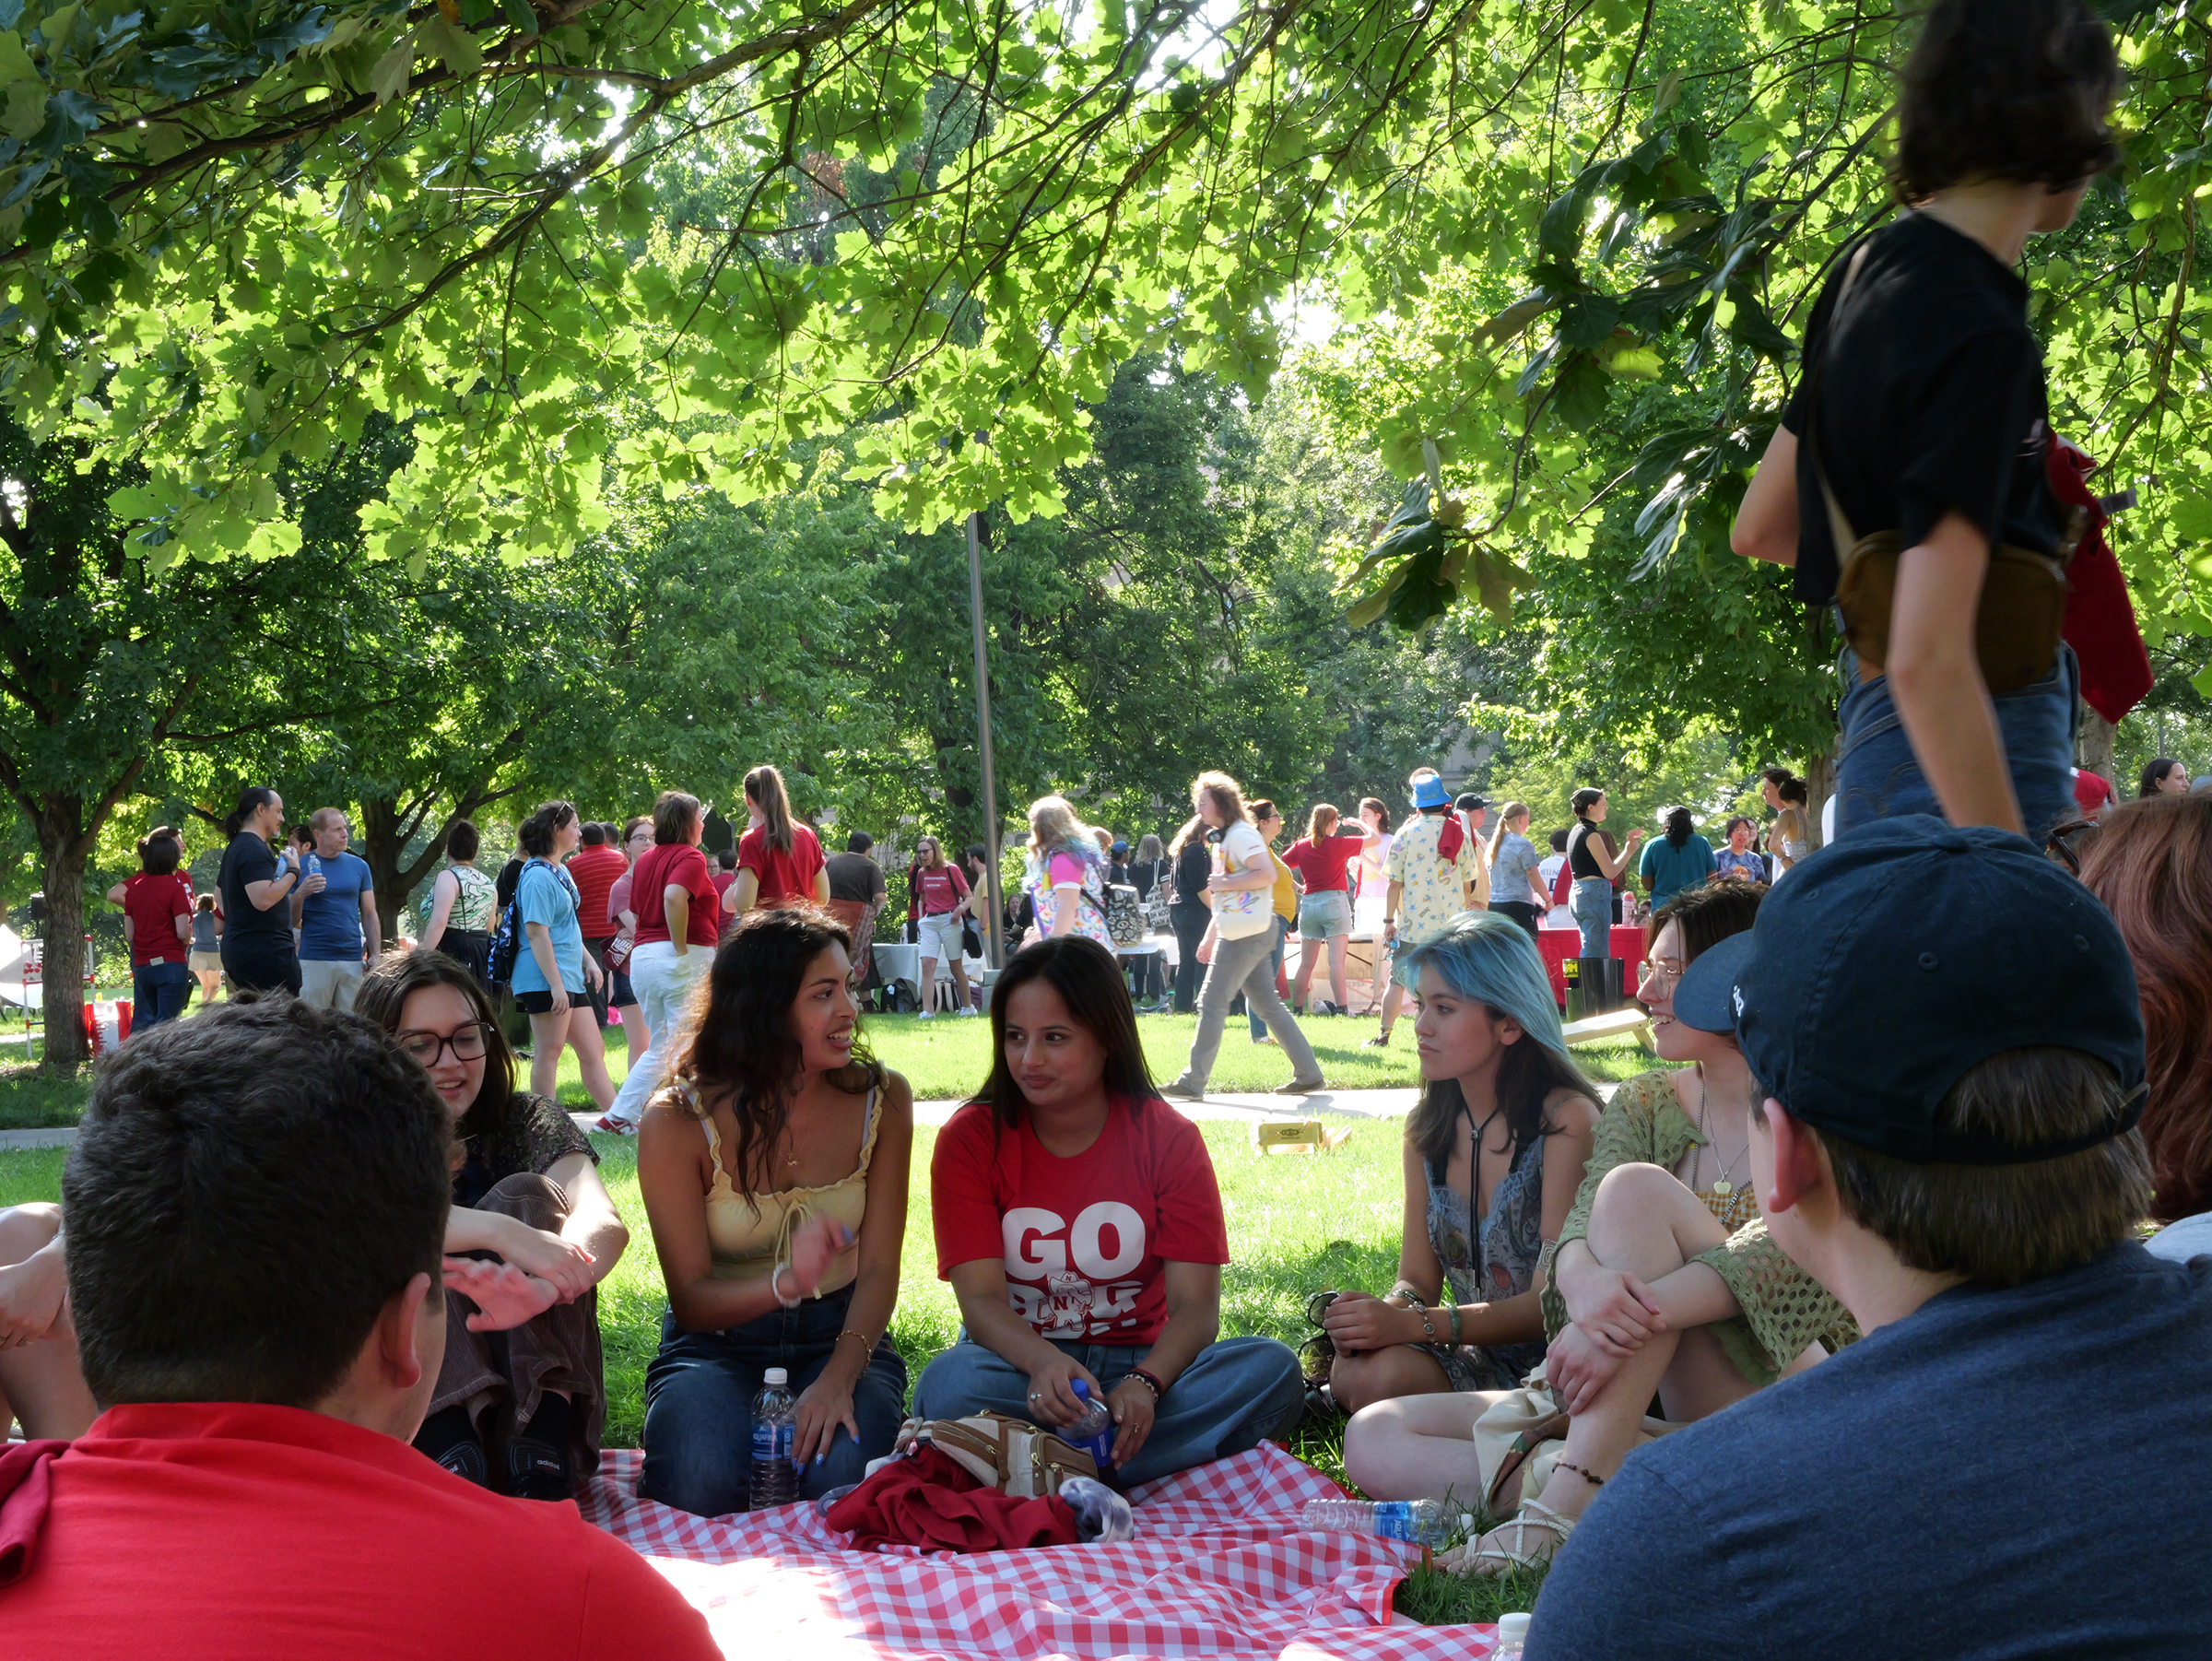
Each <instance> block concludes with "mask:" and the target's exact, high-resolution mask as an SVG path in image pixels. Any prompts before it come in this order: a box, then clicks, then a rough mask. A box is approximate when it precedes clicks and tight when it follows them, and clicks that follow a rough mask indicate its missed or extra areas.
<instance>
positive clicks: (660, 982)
mask: <svg viewBox="0 0 2212 1661" xmlns="http://www.w3.org/2000/svg"><path fill="white" fill-rule="evenodd" d="M706 830H707V816H706V812H705V810H704V809H703V808H701V807H700V803H699V798H698V797H697V796H695V795H687V794H686V793H685V792H683V791H680V790H664V791H662V792H661V795H660V799H659V800H658V801H656V802H654V803H653V846H652V848H651V849H649V850H648V851H647V852H646V853H645V854H643V855H642V856H641V857H640V859H639V860H638V863H637V864H636V866H633V867H632V868H631V869H630V870H629V872H628V873H627V875H628V877H629V914H630V915H631V916H632V917H634V918H635V919H636V920H637V925H636V932H635V934H634V936H633V939H634V942H635V943H634V945H633V946H632V947H631V948H630V953H629V980H630V984H631V985H632V986H633V987H635V988H636V990H637V994H638V1001H639V1002H640V1004H641V1005H642V1006H643V1007H644V1010H645V1024H646V1026H647V1028H648V1029H649V1030H650V1031H651V1032H652V1033H653V1040H652V1043H651V1044H650V1045H649V1047H648V1048H646V1049H645V1050H644V1051H643V1052H641V1054H637V1055H635V1056H632V1057H631V1059H630V1064H629V1072H628V1073H627V1074H625V1075H624V1076H623V1079H622V1089H621V1090H620V1092H619V1093H618V1094H617V1095H616V1096H615V1098H614V1103H613V1105H612V1106H610V1107H609V1108H608V1109H607V1110H606V1114H605V1115H604V1116H603V1117H602V1118H601V1120H600V1122H599V1128H600V1129H602V1130H604V1131H606V1132H608V1133H610V1134H612V1135H615V1136H628V1135H629V1134H630V1133H631V1132H632V1131H634V1130H636V1129H637V1127H638V1121H639V1120H640V1119H641V1118H643V1117H644V1114H645V1107H646V1104H647V1103H648V1102H649V1101H652V1100H653V1092H654V1091H655V1090H659V1089H660V1088H661V1086H662V1085H663V1084H664V1083H665V1082H666V1078H667V1073H668V1069H669V1067H670V1066H673V1065H674V1063H675V1059H676V1057H677V1054H679V1053H680V1052H681V1051H682V1050H683V1048H684V1046H685V1044H686V1043H688V1033H687V1030H686V1028H687V1023H686V1021H685V1014H686V1011H687V1010H688V1007H689V1005H690V1002H691V995H692V993H693V991H694V990H695V989H696V988H697V987H698V985H699V984H700V982H701V981H703V980H705V979H706V977H707V972H708V971H709V970H710V969H712V967H713V964H714V948H715V944H716V942H718V941H719V940H720V939H721V938H722V905H721V901H720V899H719V897H718V896H717V895H716V894H715V892H714V878H713V874H712V871H711V870H710V869H709V868H708V866H707V857H706V855H705V854H701V853H700V849H699V844H700V839H701V838H702V837H704V836H705V835H706Z"/></svg>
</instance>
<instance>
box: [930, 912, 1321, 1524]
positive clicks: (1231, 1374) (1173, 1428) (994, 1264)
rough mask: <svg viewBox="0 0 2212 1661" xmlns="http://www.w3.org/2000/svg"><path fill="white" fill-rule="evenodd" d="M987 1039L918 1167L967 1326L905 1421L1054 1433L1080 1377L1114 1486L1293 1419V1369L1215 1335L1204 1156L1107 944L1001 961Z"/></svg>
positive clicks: (1296, 1411)
mask: <svg viewBox="0 0 2212 1661" xmlns="http://www.w3.org/2000/svg"><path fill="white" fill-rule="evenodd" d="M991 1035H992V1039H993V1041H994V1060H993V1064H992V1069H991V1078H990V1079H989V1081H988V1082H987V1083H986V1084H985V1085H984V1086H983V1088H982V1090H981V1091H980V1092H979V1093H978V1094H977V1096H976V1099H975V1100H974V1101H971V1102H969V1103H968V1105H967V1106H965V1107H963V1108H961V1109H960V1111H959V1113H955V1114H954V1115H953V1116H952V1119H951V1120H950V1122H949V1123H947V1125H946V1126H945V1128H944V1129H943V1130H942V1131H941V1132H939V1133H938V1136H937V1145H936V1152H935V1156H934V1158H933V1159H932V1160H931V1164H930V1196H931V1210H932V1212H933V1215H934V1217H935V1225H936V1236H937V1273H938V1274H939V1275H940V1276H942V1277H943V1278H945V1279H947V1280H949V1281H951V1282H952V1289H953V1292H954V1294H955V1296H957V1297H958V1298H959V1305H960V1319H961V1322H962V1325H963V1326H964V1328H965V1330H964V1333H963V1336H962V1341H961V1342H959V1343H958V1344H956V1345H954V1346H953V1347H952V1348H951V1349H948V1350H947V1351H946V1352H945V1353H944V1354H942V1355H940V1356H938V1357H937V1359H936V1360H935V1361H932V1362H930V1364H929V1366H928V1368H927V1369H926V1370H924V1372H923V1374H922V1381H921V1383H920V1384H918V1385H917V1386H916V1387H915V1391H914V1412H915V1413H916V1414H917V1415H918V1416H920V1417H922V1418H924V1419H958V1418H959V1417H961V1416H963V1415H965V1414H970V1413H979V1412H984V1411H991V1412H998V1413H1007V1414H1012V1415H1014V1416H1015V1417H1017V1418H1020V1419H1026V1420H1030V1421H1031V1422H1033V1423H1036V1424H1041V1425H1048V1426H1059V1425H1065V1424H1067V1423H1069V1422H1070V1421H1071V1420H1074V1419H1075V1418H1076V1416H1077V1413H1078V1411H1079V1410H1080V1405H1081V1404H1080V1402H1079V1401H1078V1399H1077V1396H1076V1394H1075V1390H1074V1387H1073V1386H1074V1385H1075V1384H1076V1383H1077V1381H1078V1380H1080V1381H1081V1382H1082V1383H1083V1384H1085V1386H1086V1387H1087V1388H1088V1391H1089V1393H1090V1395H1091V1396H1092V1398H1093V1399H1094V1400H1103V1401H1104V1402H1105V1403H1106V1404H1107V1406H1108V1407H1109V1408H1112V1413H1113V1418H1114V1422H1115V1424H1116V1425H1117V1426H1118V1427H1119V1428H1118V1429H1117V1430H1116V1431H1115V1432H1114V1441H1113V1465H1114V1467H1115V1469H1116V1470H1117V1472H1118V1473H1119V1479H1120V1480H1121V1481H1122V1482H1123V1483H1124V1485H1127V1486H1135V1484H1137V1483H1140V1482H1149V1481H1152V1480H1155V1479H1156V1478H1160V1477H1165V1476H1169V1475H1171V1474H1172V1473H1174V1472H1176V1471H1179V1470H1186V1469H1188V1468H1189V1467H1192V1466H1194V1465H1202V1464H1204V1463H1205V1462H1206V1461H1207V1460H1209V1459H1221V1458H1226V1457H1228V1456H1229V1455H1231V1454H1241V1453H1244V1452H1245V1451H1247V1450H1248V1449H1251V1448H1253V1447H1256V1446H1258V1445H1259V1443H1260V1442H1261V1441H1262V1440H1263V1439H1265V1438H1267V1437H1274V1436H1280V1435H1282V1434H1284V1433H1285V1432H1286V1431H1288V1429H1289V1428H1290V1427H1291V1426H1292V1425H1294V1424H1296V1423H1297V1422H1298V1419H1299V1416H1300V1413H1301V1412H1302V1410H1303V1408H1304V1391H1303V1386H1302V1384H1301V1383H1300V1378H1299V1371H1298V1361H1297V1358H1296V1357H1294V1356H1293V1355H1292V1354H1291V1353H1290V1351H1289V1350H1288V1349H1286V1348H1284V1346H1282V1345H1281V1344H1278V1343H1277V1342H1276V1341H1275V1340H1274V1339H1273V1338H1249V1337H1241V1338H1222V1337H1218V1334H1219V1332H1220V1330H1221V1266H1222V1265H1223V1264H1225V1263H1227V1262H1228V1261H1229V1238H1228V1233H1227V1231H1226V1229H1225V1227H1224V1225H1223V1222H1222V1217H1221V1195H1220V1191H1219V1189H1218V1188H1217V1187H1216V1185H1215V1183H1214V1167H1213V1161H1212V1160H1210V1159H1208V1158H1207V1156H1206V1143H1205V1142H1204V1141H1203V1140H1202V1139H1201V1138H1200V1137H1199V1135H1198V1127H1197V1126H1196V1125H1193V1124H1192V1123H1191V1122H1190V1121H1189V1120H1188V1119H1185V1118H1184V1117H1183V1116H1182V1114H1181V1113H1177V1112H1176V1111H1175V1110H1174V1109H1173V1108H1171V1107H1170V1106H1169V1105H1168V1104H1167V1102H1165V1101H1162V1100H1161V1099H1160V1097H1159V1092H1158V1091H1157V1090H1154V1089H1153V1085H1152V1078H1151V1074H1150V1073H1149V1071H1148V1070H1147V1067H1146V1066H1145V1055H1144V1050H1143V1048H1142V1047H1141V1046H1140V1045H1139V1043H1138V1042H1137V1036H1136V1017H1135V1011H1134V1010H1133V1009H1132V1008H1131V1007H1130V1004H1129V990H1128V987H1127V986H1126V985H1124V984H1123V981H1122V976H1121V971H1120V970H1119V968H1118V967H1117V966H1116V965H1115V963H1114V960H1113V954H1112V952H1110V951H1108V950H1107V949H1106V948H1104V947H1102V946H1100V945H1099V944H1098V943H1097V942H1095V941H1092V940H1086V939H1081V938H1077V937H1065V938H1060V939H1052V940H1044V941H1041V942H1040V943H1039V944H1037V945H1035V946H1032V947H1030V948H1028V949H1027V950H1025V951H1021V952H1018V953H1016V954H1015V956H1014V958H1013V960H1011V961H1010V962H1009V963H1008V964H1007V965H1006V972H1004V973H1003V974H1001V975H1000V976H999V978H998V983H997V984H996V985H995V986H994V988H993V990H992V995H991Z"/></svg>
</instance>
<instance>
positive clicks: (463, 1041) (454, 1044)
mask: <svg viewBox="0 0 2212 1661" xmlns="http://www.w3.org/2000/svg"><path fill="white" fill-rule="evenodd" d="M392 1042H393V1043H396V1044H397V1045H398V1046H399V1053H400V1054H402V1055H405V1056H406V1058H407V1059H408V1060H409V1061H411V1062H413V1063H414V1064H415V1065H416V1066H418V1067H420V1068H422V1069H423V1070H424V1071H425V1072H428V1071H429V1069H430V1068H432V1067H434V1066H437V1065H438V1063H439V1061H440V1060H441V1059H442V1058H443V1056H444V1054H445V1053H446V1051H448V1050H451V1051H453V1059H454V1060H455V1061H481V1060H483V1059H484V1054H485V1052H486V1051H488V1050H489V1049H490V1048H491V1028H490V1027H489V1026H488V1025H487V1024H486V1023H485V1022H483V1021H480V1020H472V1021H470V1022H469V1023H468V1025H466V1026H465V1027H459V1028H456V1029H454V1031H452V1032H450V1033H446V1034H444V1035H442V1036H441V1034H439V1033H436V1032H421V1031H414V1032H395V1033H394V1034H393V1037H392Z"/></svg>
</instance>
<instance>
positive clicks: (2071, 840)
mask: <svg viewBox="0 0 2212 1661" xmlns="http://www.w3.org/2000/svg"><path fill="white" fill-rule="evenodd" d="M2103 829H2104V827H2103V826H2101V825H2100V824H2099V823H2098V822H2097V821H2096V820H2095V819H2068V820H2066V821H2065V823H2064V824H2062V825H2053V827H2052V828H2051V834H2050V835H2049V836H2047V837H2045V838H2044V839H2043V852H2044V853H2045V854H2049V855H2050V856H2051V857H2052V858H2053V859H2055V860H2057V861H2058V862H2059V864H2061V865H2063V866H2065V867H2066V869H2067V870H2069V871H2071V872H2073V873H2074V875H2075V876H2077V877H2078V876H2080V875H2081V856H2082V855H2083V854H2086V853H2088V851H2089V844H2090V843H2091V842H2095V841H2096V840H2097V838H2098V835H2099V834H2100V832H2101V831H2103Z"/></svg>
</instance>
